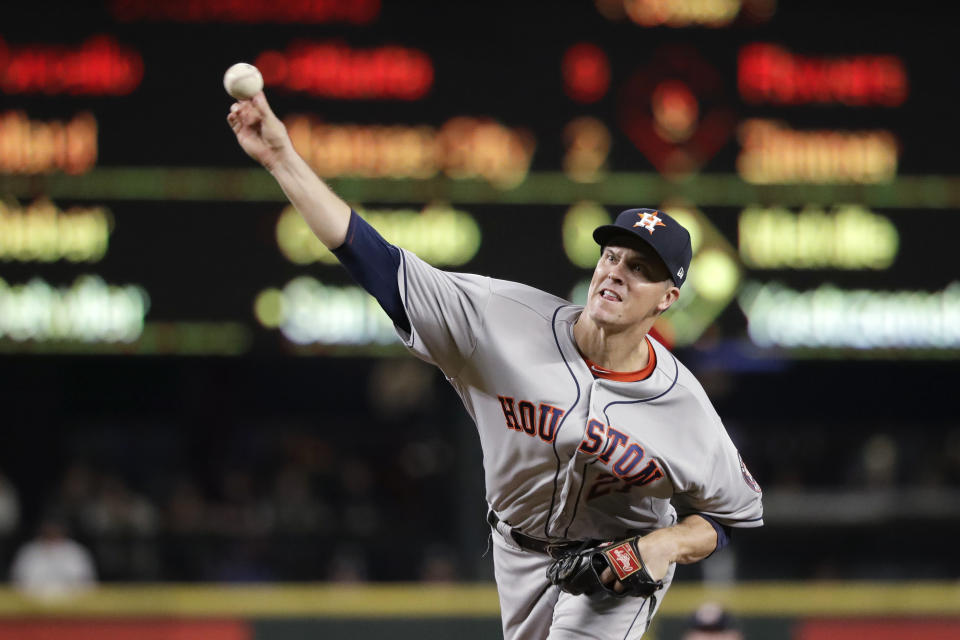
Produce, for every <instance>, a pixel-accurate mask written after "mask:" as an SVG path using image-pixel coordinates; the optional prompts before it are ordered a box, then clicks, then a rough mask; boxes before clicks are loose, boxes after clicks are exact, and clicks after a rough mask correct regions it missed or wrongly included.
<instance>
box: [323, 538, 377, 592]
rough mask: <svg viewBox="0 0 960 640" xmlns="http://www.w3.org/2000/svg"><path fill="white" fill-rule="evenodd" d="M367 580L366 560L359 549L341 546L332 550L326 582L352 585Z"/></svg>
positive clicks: (351, 546) (352, 546)
mask: <svg viewBox="0 0 960 640" xmlns="http://www.w3.org/2000/svg"><path fill="white" fill-rule="evenodd" d="M367 578H368V571H367V559H366V556H365V555H364V553H363V550H362V549H361V548H360V547H357V546H354V545H341V546H339V547H337V548H336V549H334V550H333V554H332V558H331V560H330V566H329V569H328V570H327V580H329V581H330V582H347V583H354V582H365V581H366V580H367Z"/></svg>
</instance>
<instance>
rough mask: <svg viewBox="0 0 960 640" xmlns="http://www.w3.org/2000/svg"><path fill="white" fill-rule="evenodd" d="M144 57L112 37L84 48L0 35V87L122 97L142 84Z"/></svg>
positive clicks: (7, 90)
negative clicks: (18, 41)
mask: <svg viewBox="0 0 960 640" xmlns="http://www.w3.org/2000/svg"><path fill="white" fill-rule="evenodd" d="M142 79H143V60H142V59H141V57H140V53H139V52H138V51H137V50H136V49H133V48H131V47H128V46H125V45H122V44H119V43H118V42H117V41H116V40H114V39H113V38H110V37H109V36H96V37H93V38H90V39H89V40H87V41H86V42H84V43H83V44H82V45H80V46H79V47H72V48H71V47H66V46H62V45H50V44H32V45H24V46H17V47H9V48H8V47H7V45H6V44H5V43H4V41H3V40H2V39H0V91H2V92H3V93H44V94H48V95H50V94H68V95H88V96H122V95H127V94H129V93H131V92H132V91H133V90H134V89H136V88H137V87H138V86H140V81H141V80H142Z"/></svg>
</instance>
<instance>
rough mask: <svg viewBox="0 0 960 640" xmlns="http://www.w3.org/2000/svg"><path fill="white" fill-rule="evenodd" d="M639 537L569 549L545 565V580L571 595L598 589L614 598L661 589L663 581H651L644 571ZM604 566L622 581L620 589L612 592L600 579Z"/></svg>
mask: <svg viewBox="0 0 960 640" xmlns="http://www.w3.org/2000/svg"><path fill="white" fill-rule="evenodd" d="M639 539H640V537H639V536H637V537H634V538H629V539H627V540H622V541H620V542H607V543H605V544H602V545H600V546H595V547H587V548H584V549H582V550H578V551H571V552H570V553H567V554H565V555H563V556H560V557H559V558H557V559H555V560H554V561H553V562H552V563H551V564H550V566H549V567H547V579H548V580H549V581H550V582H551V583H552V584H555V585H557V586H558V587H560V588H561V589H562V590H563V591H566V592H567V593H571V594H573V595H575V596H578V595H581V594H585V595H591V594H595V593H602V592H605V593H607V594H609V595H612V596H616V597H618V598H622V597H624V596H642V597H647V596H650V595H652V594H653V593H654V592H656V591H658V590H659V589H662V588H663V580H654V579H653V578H652V577H651V576H650V573H649V572H648V571H647V567H646V565H645V564H644V563H643V558H641V557H640V552H639V551H638V550H637V540H639ZM608 567H609V568H610V570H611V571H612V572H613V575H614V577H615V578H616V580H619V581H620V582H621V584H623V592H621V593H617V592H616V591H614V589H613V582H611V583H610V584H609V585H606V584H604V583H603V582H602V581H601V580H600V575H601V574H602V573H603V570H604V569H606V568H608Z"/></svg>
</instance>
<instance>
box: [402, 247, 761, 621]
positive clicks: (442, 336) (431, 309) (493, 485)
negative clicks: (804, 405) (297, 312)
mask: <svg viewBox="0 0 960 640" xmlns="http://www.w3.org/2000/svg"><path fill="white" fill-rule="evenodd" d="M398 284H399V287H400V293H401V296H402V298H403V301H404V307H405V309H406V312H407V316H408V318H409V320H410V325H411V332H410V333H409V334H406V333H405V332H402V331H401V332H400V335H401V338H402V339H403V340H404V343H405V344H406V346H407V347H408V348H409V349H410V350H411V351H412V352H413V353H415V354H416V355H417V356H418V357H420V358H422V359H424V360H425V361H427V362H430V363H432V364H435V365H436V366H438V367H439V368H440V369H441V370H442V371H443V373H444V374H445V375H446V377H447V379H448V380H449V381H450V384H452V385H453V387H454V388H455V389H456V391H457V393H458V394H459V395H460V397H461V399H462V401H463V404H464V407H465V408H466V410H467V412H468V413H469V414H470V416H471V417H472V418H473V420H474V422H475V423H476V425H477V429H478V431H479V434H480V442H481V446H482V449H483V464H484V473H485V479H486V497H487V501H488V503H489V505H490V507H491V508H492V509H493V510H494V512H495V513H496V514H497V516H498V517H499V518H500V520H501V521H503V522H504V523H507V525H508V526H510V527H513V528H514V529H519V530H520V531H522V532H523V533H525V534H527V535H529V536H534V537H538V538H541V539H546V540H580V539H601V540H616V539H622V538H624V537H626V536H627V535H629V534H636V533H643V532H647V531H652V530H655V529H660V528H663V527H667V526H670V525H672V524H674V523H676V521H677V519H678V515H679V516H681V517H682V516H683V515H685V514H688V513H701V514H705V515H708V516H710V517H712V518H713V519H715V520H716V521H718V522H720V523H722V524H725V525H729V526H733V527H756V526H760V525H761V524H762V506H761V493H760V488H759V486H757V484H756V482H754V480H753V478H752V477H751V476H750V474H749V472H748V471H747V469H746V466H745V465H744V464H743V462H742V460H741V459H740V456H739V454H738V452H737V449H736V447H735V446H734V444H733V443H732V442H731V440H730V438H729V436H728V435H727V433H726V430H725V429H724V427H723V425H722V423H721V421H720V418H719V417H718V415H717V413H716V411H715V410H714V409H713V406H712V405H711V403H710V401H709V399H708V398H707V396H706V394H705V393H704V391H703V389H702V387H701V386H700V384H699V383H698V382H697V380H696V379H695V378H694V376H693V375H692V374H691V373H690V372H689V371H688V370H687V369H686V368H685V367H684V366H683V365H682V364H681V363H680V362H679V361H678V360H677V359H676V358H675V357H674V356H673V354H671V353H670V351H668V350H667V349H666V348H665V347H663V346H662V345H661V344H659V343H658V342H656V341H655V340H651V344H652V346H653V349H654V354H655V357H656V367H655V368H654V370H653V372H652V373H651V374H650V375H649V376H648V377H647V378H646V379H644V380H642V381H638V382H614V381H612V380H608V379H603V378H595V377H594V375H593V374H592V373H591V371H590V368H589V365H588V363H587V362H586V361H585V360H584V359H583V358H582V357H581V355H580V353H579V351H578V350H577V347H576V344H575V342H574V338H573V325H574V323H575V322H576V319H577V317H578V315H579V313H580V311H581V310H582V307H580V306H576V305H571V304H570V303H569V302H567V301H565V300H563V299H561V298H558V297H556V296H553V295H550V294H548V293H545V292H543V291H540V290H537V289H534V288H532V287H528V286H525V285H522V284H517V283H513V282H507V281H503V280H497V279H493V278H487V277H481V276H476V275H470V274H459V273H449V272H444V271H440V270H438V269H435V268H433V267H431V266H430V265H428V264H426V263H425V262H423V261H422V260H420V259H419V258H417V257H416V256H415V255H413V254H412V253H410V252H407V251H403V252H402V260H401V264H400V268H399V270H398ZM500 555H501V556H502V557H506V556H505V555H504V554H502V553H501V554H500ZM495 559H496V556H495ZM497 571H498V575H500V574H505V573H507V569H506V567H504V568H501V567H497ZM512 579H516V578H515V577H512ZM537 579H538V580H539V585H540V588H541V589H542V588H543V585H544V584H545V580H544V578H543V575H542V573H541V574H540V575H538V576H537ZM498 588H500V589H503V588H504V584H503V581H501V580H500V579H498ZM511 588H513V587H511ZM563 595H566V594H563ZM574 598H575V599H576V597H574ZM581 600H582V598H581ZM501 602H503V594H502V593H501ZM650 607H651V608H650V615H652V612H653V605H652V604H651V605H650ZM504 616H505V619H504V624H505V630H506V627H507V622H506V613H505V614H504ZM640 633H642V629H640ZM518 637H519V636H518ZM531 637H532V636H531ZM552 637H554V636H551V638H552ZM571 637H573V636H571ZM618 637H625V636H624V635H623V634H621V635H620V636H618Z"/></svg>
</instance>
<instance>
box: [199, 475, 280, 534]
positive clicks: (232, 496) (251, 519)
mask: <svg viewBox="0 0 960 640" xmlns="http://www.w3.org/2000/svg"><path fill="white" fill-rule="evenodd" d="M220 489H221V497H222V499H221V501H220V502H218V503H215V504H213V505H211V507H210V511H209V513H210V516H211V522H210V524H211V526H212V528H213V530H214V531H215V532H217V533H221V534H227V535H236V536H254V537H256V536H263V535H266V534H268V533H269V532H270V530H271V529H272V527H273V520H272V517H271V514H270V510H269V509H268V508H267V506H266V504H264V503H262V502H260V501H259V500H258V499H257V492H256V490H255V486H254V477H253V473H252V472H251V471H249V470H246V469H231V470H229V471H226V472H224V473H223V475H222V476H221V478H220Z"/></svg>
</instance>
